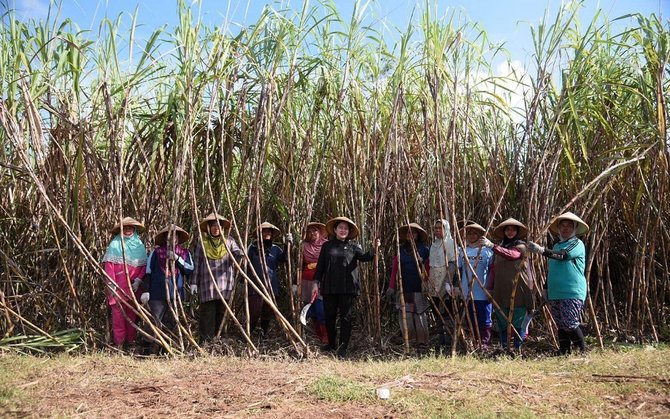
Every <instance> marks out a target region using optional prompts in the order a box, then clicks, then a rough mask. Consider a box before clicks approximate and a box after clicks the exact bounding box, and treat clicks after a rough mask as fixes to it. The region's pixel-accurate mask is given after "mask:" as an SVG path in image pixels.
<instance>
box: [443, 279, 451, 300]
mask: <svg viewBox="0 0 670 419" xmlns="http://www.w3.org/2000/svg"><path fill="white" fill-rule="evenodd" d="M444 291H445V293H446V294H447V295H448V296H450V297H451V284H450V283H449V282H445V283H444Z"/></svg>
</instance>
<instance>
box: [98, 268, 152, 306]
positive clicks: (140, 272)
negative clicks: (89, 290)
mask: <svg viewBox="0 0 670 419" xmlns="http://www.w3.org/2000/svg"><path fill="white" fill-rule="evenodd" d="M126 266H127V267H128V278H127V279H126ZM104 267H105V272H106V273H107V276H109V278H111V279H112V281H114V283H115V284H116V287H117V290H116V294H117V295H118V296H119V298H122V299H130V298H131V297H130V296H131V295H132V294H133V291H132V284H133V282H135V280H136V279H139V280H142V278H144V273H145V272H146V268H147V267H146V266H145V265H142V266H131V265H124V264H123V263H113V262H105V263H104ZM107 302H108V303H109V305H113V304H116V296H115V295H114V293H112V292H109V293H108V294H107Z"/></svg>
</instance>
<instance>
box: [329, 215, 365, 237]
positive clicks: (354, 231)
mask: <svg viewBox="0 0 670 419" xmlns="http://www.w3.org/2000/svg"><path fill="white" fill-rule="evenodd" d="M340 221H345V222H346V223H347V224H349V235H348V236H347V238H348V239H349V240H352V239H355V238H356V237H358V235H359V234H360V230H359V229H358V226H357V225H356V224H355V223H354V222H353V221H351V219H350V218H347V217H335V218H331V219H330V220H328V222H327V223H326V230H327V231H328V234H330V235H332V236H334V235H335V224H337V223H339V222H340Z"/></svg>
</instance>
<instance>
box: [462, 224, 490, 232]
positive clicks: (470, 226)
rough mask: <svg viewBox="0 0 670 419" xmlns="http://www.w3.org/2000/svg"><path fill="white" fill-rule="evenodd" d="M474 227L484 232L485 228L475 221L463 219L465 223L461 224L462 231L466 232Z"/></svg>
mask: <svg viewBox="0 0 670 419" xmlns="http://www.w3.org/2000/svg"><path fill="white" fill-rule="evenodd" d="M471 228H472V229H475V230H479V231H481V233H482V234H486V229H485V228H484V227H482V226H480V225H479V224H477V223H475V222H474V221H465V225H464V226H463V228H462V229H463V232H464V233H465V232H467V230H469V229H471Z"/></svg>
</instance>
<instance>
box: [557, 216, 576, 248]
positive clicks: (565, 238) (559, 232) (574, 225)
mask: <svg viewBox="0 0 670 419" xmlns="http://www.w3.org/2000/svg"><path fill="white" fill-rule="evenodd" d="M562 221H572V220H565V219H563V220H560V221H559V224H560V223H561V222H562ZM572 225H573V227H574V228H573V230H572V235H570V236H569V237H563V235H562V234H561V229H558V237H559V239H560V241H562V242H564V241H566V240H570V239H571V238H573V237H575V236H576V235H577V227H578V225H577V221H572Z"/></svg>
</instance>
